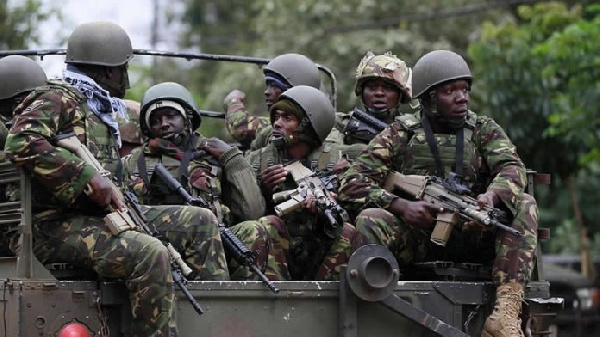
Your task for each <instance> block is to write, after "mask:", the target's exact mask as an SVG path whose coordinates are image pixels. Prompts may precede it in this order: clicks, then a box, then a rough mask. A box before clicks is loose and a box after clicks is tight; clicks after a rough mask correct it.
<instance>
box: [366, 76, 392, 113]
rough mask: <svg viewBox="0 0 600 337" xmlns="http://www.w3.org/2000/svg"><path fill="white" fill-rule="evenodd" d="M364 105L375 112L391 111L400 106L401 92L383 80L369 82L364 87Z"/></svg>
mask: <svg viewBox="0 0 600 337" xmlns="http://www.w3.org/2000/svg"><path fill="white" fill-rule="evenodd" d="M362 100H363V104H364V105H365V106H366V107H368V108H371V109H375V110H385V109H387V110H391V109H394V108H395V107H396V105H398V101H399V100H400V92H399V91H398V89H396V87H394V86H393V85H391V84H389V83H388V82H386V81H382V80H377V79H373V80H369V81H366V82H365V84H364V86H363V94H362Z"/></svg>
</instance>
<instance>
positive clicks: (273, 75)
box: [223, 53, 321, 150]
mask: <svg viewBox="0 0 600 337" xmlns="http://www.w3.org/2000/svg"><path fill="white" fill-rule="evenodd" d="M263 73H264V75H265V80H266V81H267V83H270V81H272V80H275V81H276V82H277V86H278V87H280V89H281V91H285V90H287V89H289V88H291V87H293V86H296V85H308V86H312V87H314V88H317V89H318V88H319V87H320V85H321V78H320V75H319V68H318V67H317V65H316V64H315V63H314V62H313V61H312V60H310V59H309V58H308V57H306V56H304V55H300V54H295V53H290V54H283V55H278V56H276V57H275V58H273V59H272V60H271V61H270V62H269V63H268V64H266V65H265V66H264V68H263ZM232 93H233V92H232ZM230 94H231V93H230ZM223 104H224V107H225V123H226V125H227V130H228V131H229V133H230V134H231V136H232V137H233V138H234V139H235V140H237V141H238V142H240V144H241V145H242V147H243V148H244V149H248V148H250V145H251V143H252V141H253V140H254V139H255V138H256V137H257V135H258V134H259V133H261V132H262V130H263V129H265V128H269V129H270V125H271V123H270V122H269V118H268V117H258V116H252V115H250V114H249V113H248V111H247V110H246V107H245V105H244V102H243V99H241V98H240V97H231V98H230V96H229V95H228V96H227V97H225V100H224V102H223ZM269 134H270V132H269V131H265V134H263V138H262V140H261V141H260V142H259V143H257V144H255V145H254V148H253V150H254V149H258V148H260V147H262V146H264V145H266V142H267V141H268V138H269V137H268V135H269ZM265 136H266V137H265Z"/></svg>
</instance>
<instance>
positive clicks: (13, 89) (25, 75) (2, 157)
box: [0, 55, 46, 256]
mask: <svg viewBox="0 0 600 337" xmlns="http://www.w3.org/2000/svg"><path fill="white" fill-rule="evenodd" d="M0 78H3V79H4V80H3V81H1V82H0V163H4V162H6V161H7V160H8V159H7V158H6V154H5V153H4V145H5V144H6V137H7V136H8V129H9V128H10V127H11V125H12V117H13V111H14V110H15V108H16V107H17V106H18V104H19V103H20V102H21V101H22V99H23V98H25V96H27V95H28V94H29V93H30V92H31V90H33V89H35V88H36V87H38V86H40V85H43V84H45V83H46V73H45V72H44V69H42V67H41V66H40V65H39V64H37V63H36V62H35V61H34V60H32V59H30V58H28V57H25V56H22V55H9V56H5V57H3V58H2V59H0ZM19 200H20V186H19V184H18V183H17V184H2V185H0V202H6V201H10V202H15V201H19ZM0 227H2V228H1V229H0V256H14V255H16V254H17V253H18V250H19V244H18V240H19V232H18V228H17V227H18V226H17V225H0Z"/></svg>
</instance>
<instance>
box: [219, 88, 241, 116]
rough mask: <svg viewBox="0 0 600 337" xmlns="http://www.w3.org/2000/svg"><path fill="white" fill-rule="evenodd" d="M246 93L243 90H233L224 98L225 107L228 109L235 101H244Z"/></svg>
mask: <svg viewBox="0 0 600 337" xmlns="http://www.w3.org/2000/svg"><path fill="white" fill-rule="evenodd" d="M245 98H246V94H245V93H244V92H243V91H241V90H237V89H235V90H232V91H230V92H229V93H228V94H227V96H225V98H224V99H223V108H224V109H225V111H227V108H228V107H229V106H230V105H231V104H234V103H244V99H245Z"/></svg>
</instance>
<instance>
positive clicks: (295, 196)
mask: <svg viewBox="0 0 600 337" xmlns="http://www.w3.org/2000/svg"><path fill="white" fill-rule="evenodd" d="M285 169H286V171H288V172H290V173H291V174H292V177H293V178H294V181H295V182H296V184H298V187H297V188H295V189H291V190H287V191H281V192H277V193H275V194H273V202H275V203H276V204H277V206H275V213H276V214H277V216H279V217H281V216H284V215H286V214H290V213H292V212H294V211H296V210H297V209H300V208H302V207H304V206H305V201H306V198H307V196H308V195H309V192H310V193H312V195H313V197H314V198H315V200H316V201H317V209H318V212H319V215H322V216H323V217H324V218H325V219H326V220H327V225H326V226H324V227H323V228H322V229H323V233H324V234H325V236H326V237H327V238H328V239H335V238H337V236H338V233H339V231H341V229H342V226H343V224H344V222H347V221H348V219H349V217H348V213H346V211H345V210H344V209H343V208H342V207H341V206H340V205H338V203H337V202H336V201H335V198H333V196H332V194H331V192H330V190H331V189H332V188H333V178H335V176H329V177H319V176H316V175H315V173H314V172H313V171H311V170H309V169H308V168H306V167H305V166H304V165H302V163H300V162H299V161H296V162H294V163H292V164H289V165H287V166H286V167H285Z"/></svg>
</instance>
